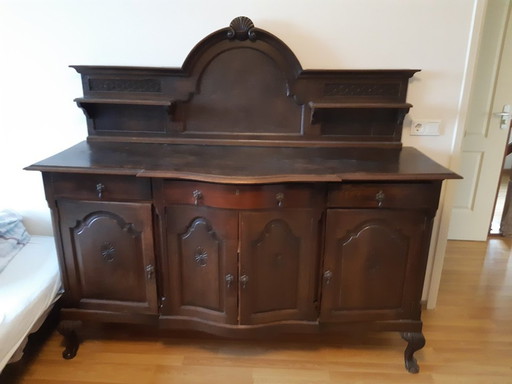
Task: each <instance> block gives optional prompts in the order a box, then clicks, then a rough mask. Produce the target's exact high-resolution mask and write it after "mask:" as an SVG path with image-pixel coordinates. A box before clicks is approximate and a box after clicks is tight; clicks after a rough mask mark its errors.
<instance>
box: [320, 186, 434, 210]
mask: <svg viewBox="0 0 512 384" xmlns="http://www.w3.org/2000/svg"><path fill="white" fill-rule="evenodd" d="M440 187H441V184H440V183H437V182H432V183H430V182H425V183H420V182H418V183H341V184H337V185H330V186H329V191H328V197H327V206H328V207H340V208H432V209H436V208H437V205H438V202H439V191H440Z"/></svg>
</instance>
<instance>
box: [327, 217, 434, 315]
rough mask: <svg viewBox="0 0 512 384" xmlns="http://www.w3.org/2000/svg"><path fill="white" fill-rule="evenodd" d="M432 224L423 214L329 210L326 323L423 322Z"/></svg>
mask: <svg viewBox="0 0 512 384" xmlns="http://www.w3.org/2000/svg"><path fill="white" fill-rule="evenodd" d="M427 221H428V220H427V218H426V216H425V215H424V214H423V213H422V212H421V211H392V210H378V209H375V210H364V209H359V210H351V209H346V210H329V211H328V213H327V226H326V241H325V260H324V267H323V271H324V272H323V292H322V303H321V320H324V321H352V320H368V321H371V320H391V319H403V318H407V319H415V318H418V320H419V309H420V308H419V304H420V298H421V289H422V284H423V278H424V271H425V264H426V257H427V252H428V241H427V239H426V238H427V236H428V234H429V233H430V231H428V230H427V227H428V225H427Z"/></svg>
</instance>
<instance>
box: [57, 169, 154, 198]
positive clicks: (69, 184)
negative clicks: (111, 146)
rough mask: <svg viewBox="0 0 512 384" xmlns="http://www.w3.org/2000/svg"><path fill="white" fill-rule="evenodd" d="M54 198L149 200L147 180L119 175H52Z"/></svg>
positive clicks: (149, 184) (149, 186)
mask: <svg viewBox="0 0 512 384" xmlns="http://www.w3.org/2000/svg"><path fill="white" fill-rule="evenodd" d="M52 183H53V191H54V194H55V197H56V198H57V197H66V198H71V199H80V200H150V199H151V183H150V180H149V179H142V178H136V177H134V176H119V175H89V174H87V175H77V174H67V173H54V174H52Z"/></svg>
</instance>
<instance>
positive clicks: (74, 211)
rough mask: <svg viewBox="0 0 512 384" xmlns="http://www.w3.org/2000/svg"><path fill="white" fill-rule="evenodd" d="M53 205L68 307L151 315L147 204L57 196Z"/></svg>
mask: <svg viewBox="0 0 512 384" xmlns="http://www.w3.org/2000/svg"><path fill="white" fill-rule="evenodd" d="M57 206H58V212H59V218H60V220H59V226H60V233H61V239H62V246H63V251H64V255H65V257H64V265H65V271H66V273H67V280H68V281H69V287H68V292H67V299H68V300H70V301H71V303H72V305H73V306H76V307H77V308H82V309H90V310H103V311H121V312H128V313H153V314H154V313H156V312H157V295H156V279H155V257H154V248H153V231H152V219H151V204H148V203H126V202H91V201H76V200H58V201H57Z"/></svg>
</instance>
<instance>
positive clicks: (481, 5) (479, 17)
mask: <svg viewBox="0 0 512 384" xmlns="http://www.w3.org/2000/svg"><path fill="white" fill-rule="evenodd" d="M488 1H489V0H475V3H474V8H473V16H472V21H471V31H470V36H469V41H468V49H467V55H466V64H465V70H464V75H463V81H462V87H461V93H460V98H459V108H458V113H457V118H456V122H455V133H454V138H453V142H452V149H451V159H450V164H449V167H450V169H453V170H455V171H457V170H458V169H460V166H461V154H462V140H463V138H464V127H465V125H466V118H467V115H468V110H469V101H470V95H471V87H472V86H473V81H474V78H475V72H476V64H477V58H478V53H479V42H480V39H481V36H482V30H483V26H484V22H485V13H486V9H487V4H488ZM456 188H457V184H456V183H453V182H452V183H450V182H448V183H444V186H443V190H442V192H441V202H442V203H441V204H440V206H439V210H438V215H437V218H436V221H438V222H439V225H437V224H435V225H434V229H437V230H435V231H434V232H433V233H432V243H431V244H432V247H431V249H430V257H429V265H428V267H427V276H426V278H425V285H424V289H423V297H424V298H425V297H426V307H427V309H434V308H435V307H436V305H437V298H438V294H439V285H440V282H441V274H442V270H443V265H444V257H445V252H446V246H447V242H448V229H449V226H450V218H451V214H452V207H453V203H454V197H455V191H456Z"/></svg>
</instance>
